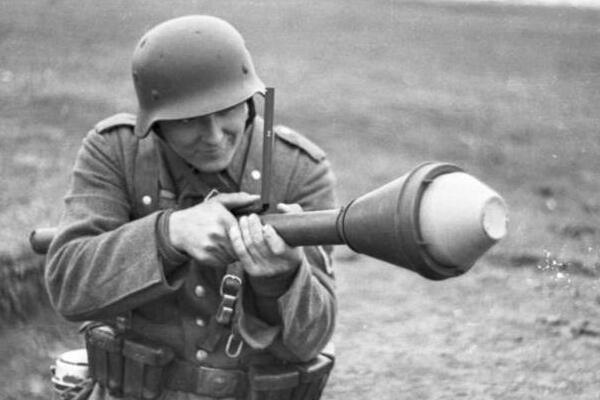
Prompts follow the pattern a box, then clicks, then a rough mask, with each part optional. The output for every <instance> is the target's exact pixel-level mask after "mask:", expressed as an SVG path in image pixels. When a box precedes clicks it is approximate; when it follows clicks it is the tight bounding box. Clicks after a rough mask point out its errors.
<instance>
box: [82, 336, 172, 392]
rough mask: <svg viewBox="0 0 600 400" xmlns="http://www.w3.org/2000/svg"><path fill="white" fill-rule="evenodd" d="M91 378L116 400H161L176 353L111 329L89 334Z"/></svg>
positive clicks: (87, 338)
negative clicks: (166, 372) (127, 399)
mask: <svg viewBox="0 0 600 400" xmlns="http://www.w3.org/2000/svg"><path fill="white" fill-rule="evenodd" d="M85 338H86V340H85V342H86V348H87V353H88V363H89V368H90V376H91V377H92V379H94V380H95V381H96V382H97V383H98V384H100V385H101V386H103V387H104V388H106V389H107V390H108V392H109V393H110V394H111V395H112V396H114V397H122V396H130V397H133V398H135V399H143V400H152V399H156V398H158V397H159V396H160V394H161V391H162V388H163V379H164V373H163V372H164V369H165V366H166V365H167V364H168V363H169V362H171V361H172V360H173V357H174V354H173V351H172V350H171V349H170V348H168V347H165V346H161V345H158V344H156V343H153V342H150V341H148V340H146V339H143V338H133V337H132V336H131V335H125V334H123V333H121V332H118V331H116V330H115V329H113V328H112V327H110V326H108V325H98V326H95V327H92V328H90V329H88V330H87V331H86V334H85Z"/></svg>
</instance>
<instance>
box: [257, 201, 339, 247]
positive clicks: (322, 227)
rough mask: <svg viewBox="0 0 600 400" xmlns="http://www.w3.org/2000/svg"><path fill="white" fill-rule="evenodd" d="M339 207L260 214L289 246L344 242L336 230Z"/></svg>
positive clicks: (264, 221) (265, 222)
mask: <svg viewBox="0 0 600 400" xmlns="http://www.w3.org/2000/svg"><path fill="white" fill-rule="evenodd" d="M339 213H340V210H339V209H334V210H320V211H305V212H301V213H290V214H266V215H260V216H259V217H260V220H261V221H262V223H263V224H265V225H266V224H269V225H271V226H273V228H275V230H276V231H277V233H278V234H279V235H280V236H281V237H282V238H283V240H285V242H286V243H287V244H289V245H290V246H315V245H334V244H344V241H343V240H342V238H341V236H340V234H339V233H338V231H337V227H336V222H337V219H338V215H339Z"/></svg>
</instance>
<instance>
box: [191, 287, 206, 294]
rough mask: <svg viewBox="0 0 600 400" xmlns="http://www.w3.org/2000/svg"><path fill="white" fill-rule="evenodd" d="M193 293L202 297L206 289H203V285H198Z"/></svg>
mask: <svg viewBox="0 0 600 400" xmlns="http://www.w3.org/2000/svg"><path fill="white" fill-rule="evenodd" d="M194 294H195V295H196V296H197V297H204V295H205V294H206V289H204V287H202V286H200V285H198V286H196V287H195V288H194Z"/></svg>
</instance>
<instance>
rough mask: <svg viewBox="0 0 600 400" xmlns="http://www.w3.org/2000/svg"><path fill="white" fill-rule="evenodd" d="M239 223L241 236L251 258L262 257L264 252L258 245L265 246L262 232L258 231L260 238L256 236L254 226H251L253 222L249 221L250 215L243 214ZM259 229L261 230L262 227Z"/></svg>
mask: <svg viewBox="0 0 600 400" xmlns="http://www.w3.org/2000/svg"><path fill="white" fill-rule="evenodd" d="M239 225H240V230H241V232H242V238H243V239H244V244H245V245H246V248H247V249H248V252H249V253H250V255H251V256H252V258H254V260H260V259H261V258H263V257H264V253H265V252H264V250H263V249H261V248H260V247H261V245H262V246H263V247H264V246H266V245H265V244H264V241H263V238H262V232H260V238H257V237H256V235H257V234H256V227H254V226H251V225H253V224H252V223H251V220H250V217H249V216H247V215H244V216H243V217H242V218H240V224H239ZM259 229H260V230H262V228H259Z"/></svg>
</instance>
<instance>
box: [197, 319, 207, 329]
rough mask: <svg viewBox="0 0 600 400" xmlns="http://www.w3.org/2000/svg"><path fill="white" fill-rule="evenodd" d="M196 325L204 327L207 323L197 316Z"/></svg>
mask: <svg viewBox="0 0 600 400" xmlns="http://www.w3.org/2000/svg"><path fill="white" fill-rule="evenodd" d="M196 325H198V326H199V327H201V328H202V327H204V326H205V325H206V322H204V320H203V319H202V318H196Z"/></svg>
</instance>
